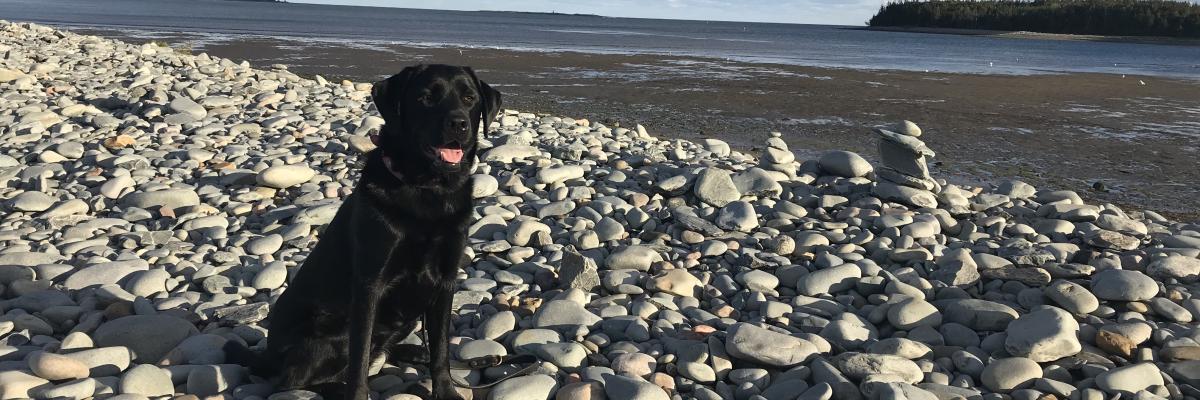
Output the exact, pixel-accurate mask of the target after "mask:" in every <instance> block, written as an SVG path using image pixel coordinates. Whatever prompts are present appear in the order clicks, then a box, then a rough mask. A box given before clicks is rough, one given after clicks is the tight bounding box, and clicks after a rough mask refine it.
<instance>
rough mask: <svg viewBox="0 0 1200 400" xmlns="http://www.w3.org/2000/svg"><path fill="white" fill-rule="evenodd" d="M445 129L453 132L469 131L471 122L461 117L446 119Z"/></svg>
mask: <svg viewBox="0 0 1200 400" xmlns="http://www.w3.org/2000/svg"><path fill="white" fill-rule="evenodd" d="M446 128H448V129H449V130H452V131H455V132H466V131H468V130H470V129H471V121H470V120H468V119H466V118H463V117H451V118H447V119H446Z"/></svg>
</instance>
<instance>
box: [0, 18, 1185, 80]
mask: <svg viewBox="0 0 1200 400" xmlns="http://www.w3.org/2000/svg"><path fill="white" fill-rule="evenodd" d="M560 11H568V10H560ZM0 18H4V19H8V20H14V21H33V22H40V23H47V24H54V25H65V26H95V27H109V28H113V27H115V28H126V29H131V30H140V31H159V32H190V33H204V34H211V35H213V36H214V37H222V36H228V35H256V36H276V37H302V38H313V39H316V40H328V41H346V42H353V43H355V44H359V45H361V44H372V43H377V44H380V43H390V44H407V45H419V46H446V45H451V46H468V47H491V48H507V49H520V50H533V51H581V52H597V53H653V54H672V55H690V56H703V57H714V58H721V59H728V60H735V61H749V62H770V63H783V64H795V65H806V66H818V67H837V68H854V69H897V70H913V71H925V70H930V71H944V72H965V73H982V74H1037V73H1057V72H1103V73H1114V74H1143V75H1155V76H1172V77H1185V78H1200V47H1196V46H1191V47H1188V46H1169V45H1146V44H1124V43H1099V42H1082V41H1054V40H1029V39H1003V38H988V37H967V36H954V35H934V34H918V33H898V32H873V31H865V30H858V29H853V27H844V26H828V25H790V24H760V23H741V22H704V21H674V20H657V19H631V18H602V17H589V16H571V15H547V14H520V13H502V12H459V11H430V10H413V9H395V8H374V7H349V6H328V5H311V4H281V3H257V2H243V1H224V0H0Z"/></svg>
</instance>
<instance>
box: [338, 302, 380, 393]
mask: <svg viewBox="0 0 1200 400" xmlns="http://www.w3.org/2000/svg"><path fill="white" fill-rule="evenodd" d="M359 281H360V282H364V283H365V285H364V287H357V285H356V287H355V288H354V290H353V291H352V292H351V294H350V303H351V304H350V365H349V370H348V371H347V374H346V399H347V400H366V399H367V397H368V387H367V375H369V374H370V371H369V369H370V365H371V335H372V330H373V328H374V326H375V310H376V307H377V306H378V305H379V290H378V288H377V287H375V285H376V282H375V280H373V279H360V280H359Z"/></svg>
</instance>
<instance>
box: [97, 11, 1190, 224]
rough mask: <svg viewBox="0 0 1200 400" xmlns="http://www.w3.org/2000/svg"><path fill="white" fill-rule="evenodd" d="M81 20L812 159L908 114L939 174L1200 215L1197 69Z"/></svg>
mask: <svg viewBox="0 0 1200 400" xmlns="http://www.w3.org/2000/svg"><path fill="white" fill-rule="evenodd" d="M76 31H80V32H83V33H91V34H98V35H101V36H108V37H116V38H120V39H122V40H129V41H132V42H144V41H148V40H160V41H163V42H166V43H170V44H171V45H172V46H174V47H182V48H188V49H190V50H191V51H193V52H208V53H210V54H212V55H215V56H221V57H229V58H233V59H244V60H248V61H249V62H251V63H252V64H254V65H256V66H266V65H270V64H277V63H278V64H285V65H288V66H289V68H290V69H291V70H292V71H294V72H297V73H300V74H302V75H308V74H320V75H322V76H325V77H326V78H330V79H338V78H347V79H354V80H363V81H365V80H374V79H379V78H382V77H385V76H387V75H389V74H391V73H394V72H396V71H398V70H399V69H400V68H402V67H403V66H405V65H408V64H413V63H418V62H424V63H452V64H466V65H472V66H474V67H475V68H476V70H477V71H479V73H480V74H481V75H483V76H484V77H485V78H486V79H487V80H488V81H489V82H492V83H494V84H495V86H497V87H498V88H500V89H501V90H502V91H503V92H504V93H505V95H506V104H507V105H508V106H509V107H511V108H514V109H519V110H522V111H530V112H544V113H552V114H555V115H567V116H574V117H579V118H589V119H592V120H596V121H602V122H605V123H608V124H621V125H626V126H629V125H631V124H635V123H641V124H643V125H645V126H646V127H647V128H648V129H649V130H650V131H651V132H653V133H654V134H656V135H659V136H663V137H678V138H686V139H691V140H695V139H698V138H701V137H716V138H720V139H724V140H727V141H729V142H731V143H733V144H734V145H735V146H738V147H740V148H743V149H751V148H754V147H755V146H758V145H760V144H761V143H762V142H763V140H765V138H766V136H767V133H768V132H770V131H780V132H782V133H783V137H784V138H785V139H786V140H787V141H788V143H789V144H790V145H791V148H792V149H793V150H795V151H796V152H798V153H800V155H801V157H813V156H814V155H816V154H819V153H820V152H822V151H825V150H831V149H848V150H853V151H857V152H859V153H860V154H862V155H863V156H865V157H867V158H868V159H874V157H875V156H876V153H877V151H876V148H875V146H876V142H877V139H876V136H875V135H873V134H871V128H872V127H875V126H879V125H884V124H889V123H893V122H896V121H899V120H902V119H909V120H913V121H916V122H917V123H919V124H920V125H921V126H922V127H923V128H924V129H925V132H927V133H926V135H925V136H924V137H923V138H922V139H924V140H925V141H926V143H928V144H929V146H930V147H931V148H933V149H934V150H935V151H937V152H938V156H937V157H936V158H934V159H933V161H934V165H933V171H934V174H935V176H939V177H944V178H947V179H949V180H951V181H955V182H960V183H977V182H982V181H996V180H997V179H1003V178H1016V179H1021V180H1024V181H1027V182H1029V183H1031V184H1034V185H1036V186H1047V187H1058V188H1064V189H1072V190H1075V191H1078V192H1080V193H1081V194H1083V195H1084V196H1085V197H1087V198H1088V199H1089V200H1090V201H1100V202H1112V203H1115V204H1119V205H1123V206H1130V207H1134V208H1139V209H1143V208H1144V209H1149V210H1155V211H1159V212H1162V213H1164V214H1166V215H1171V216H1175V217H1179V218H1183V219H1185V220H1196V219H1197V216H1198V215H1200V213H1198V212H1197V210H1200V190H1198V189H1197V188H1198V187H1200V162H1198V159H1197V156H1198V155H1200V80H1186V79H1173V78H1158V77H1146V76H1132V75H1130V76H1122V75H1108V74H1045V75H1032V76H1014V75H972V74H949V73H937V72H928V73H926V72H907V71H887V70H849V69H830V68H813V67H803V66H794V65H777V64H751V63H742V62H733V61H726V60H719V59H706V58H695V57H678V56H671V55H609V54H585V53H573V52H530V51H511V50H500V49H480V48H427V47H411V46H402V45H382V46H381V45H371V46H365V45H364V46H356V45H355V44H354V43H353V42H349V43H331V42H322V41H301V40H290V39H277V38H257V37H246V38H236V37H235V38H232V39H227V40H220V41H204V40H200V39H198V38H199V36H192V35H186V34H159V35H157V36H153V37H150V36H146V35H138V36H135V37H131V36H130V35H128V34H126V33H123V32H120V31H105V30H80V29H76ZM1096 188H1100V190H1097V189H1096Z"/></svg>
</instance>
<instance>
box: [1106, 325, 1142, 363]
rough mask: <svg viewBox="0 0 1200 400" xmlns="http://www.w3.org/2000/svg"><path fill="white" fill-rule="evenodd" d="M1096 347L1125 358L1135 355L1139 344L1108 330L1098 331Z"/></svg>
mask: <svg viewBox="0 0 1200 400" xmlns="http://www.w3.org/2000/svg"><path fill="white" fill-rule="evenodd" d="M1096 347H1099V348H1100V349H1101V350H1104V351H1107V352H1108V353H1109V354H1113V355H1118V356H1121V357H1124V358H1130V357H1133V352H1134V351H1135V350H1137V345H1136V344H1134V343H1133V341H1132V340H1130V339H1129V338H1127V337H1125V336H1124V335H1121V334H1119V333H1116V332H1111V331H1106V330H1099V331H1096Z"/></svg>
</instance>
